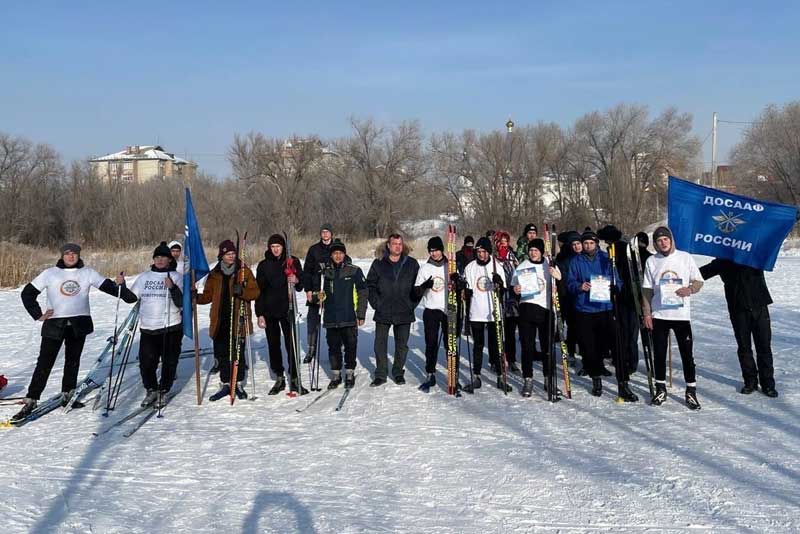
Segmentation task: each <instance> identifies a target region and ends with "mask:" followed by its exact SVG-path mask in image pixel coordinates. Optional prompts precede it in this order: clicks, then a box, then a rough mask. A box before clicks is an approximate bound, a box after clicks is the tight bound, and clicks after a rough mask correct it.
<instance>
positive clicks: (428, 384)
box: [419, 373, 436, 393]
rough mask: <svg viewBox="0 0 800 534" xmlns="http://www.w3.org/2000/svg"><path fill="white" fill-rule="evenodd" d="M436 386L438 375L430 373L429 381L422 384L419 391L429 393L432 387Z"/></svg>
mask: <svg viewBox="0 0 800 534" xmlns="http://www.w3.org/2000/svg"><path fill="white" fill-rule="evenodd" d="M435 386H436V373H428V379H427V380H426V381H425V382H423V383H422V384H420V386H419V389H420V391H424V392H425V393H428V392H429V391H430V390H431V388H432V387H435Z"/></svg>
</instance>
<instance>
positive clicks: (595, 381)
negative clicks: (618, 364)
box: [592, 376, 603, 397]
mask: <svg viewBox="0 0 800 534" xmlns="http://www.w3.org/2000/svg"><path fill="white" fill-rule="evenodd" d="M602 394H603V379H602V378H600V377H599V376H598V377H595V378H592V395H594V396H595V397H599V396H600V395H602Z"/></svg>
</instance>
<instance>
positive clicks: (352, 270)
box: [322, 259, 368, 328]
mask: <svg viewBox="0 0 800 534" xmlns="http://www.w3.org/2000/svg"><path fill="white" fill-rule="evenodd" d="M322 286H323V289H324V291H325V303H324V313H323V318H322V326H324V327H325V328H345V327H352V326H357V325H358V323H357V321H359V320H364V318H365V317H366V315H367V298H368V290H367V282H366V281H365V280H364V273H363V272H361V269H360V268H359V267H357V266H355V265H353V264H352V263H350V261H349V260H347V259H345V260H344V261H343V262H342V263H340V264H339V265H336V264H334V263H333V262H332V261H331V262H328V263H327V265H325V268H324V269H323V270H322Z"/></svg>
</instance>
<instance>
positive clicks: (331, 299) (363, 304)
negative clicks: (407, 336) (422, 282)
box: [322, 239, 368, 389]
mask: <svg viewBox="0 0 800 534" xmlns="http://www.w3.org/2000/svg"><path fill="white" fill-rule="evenodd" d="M330 251H331V261H330V262H328V264H327V265H326V266H325V268H324V269H323V270H322V287H323V295H325V297H324V303H325V316H324V318H323V323H322V324H323V326H324V327H325V339H327V341H328V359H329V360H330V362H331V373H332V375H333V376H332V377H331V381H330V383H329V384H328V389H335V388H337V387H339V384H341V383H342V347H344V366H345V379H344V387H345V388H346V389H350V388H352V387H353V386H354V385H355V381H356V379H355V368H356V351H357V348H358V345H357V343H358V327H359V326H363V325H364V318H365V317H366V315H367V293H368V291H367V283H366V281H365V280H364V273H362V272H361V269H360V268H359V267H357V266H355V265H353V264H352V263H350V260H349V259H348V258H347V255H346V252H347V249H346V248H345V246H344V243H342V242H341V241H339V240H338V239H334V240H333V243H331V247H330Z"/></svg>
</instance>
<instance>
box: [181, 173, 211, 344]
mask: <svg viewBox="0 0 800 534" xmlns="http://www.w3.org/2000/svg"><path fill="white" fill-rule="evenodd" d="M184 237H185V239H184V243H183V257H184V270H183V335H184V336H186V337H188V338H192V337H194V336H193V335H192V271H194V278H195V281H197V280H200V279H201V278H203V277H204V276H205V275H207V274H208V261H207V260H206V253H205V251H204V250H203V239H202V238H201V237H200V226H199V225H198V224H197V217H195V214H194V206H193V205H192V195H191V194H190V193H189V188H188V187H187V188H186V224H185V226H184Z"/></svg>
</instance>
